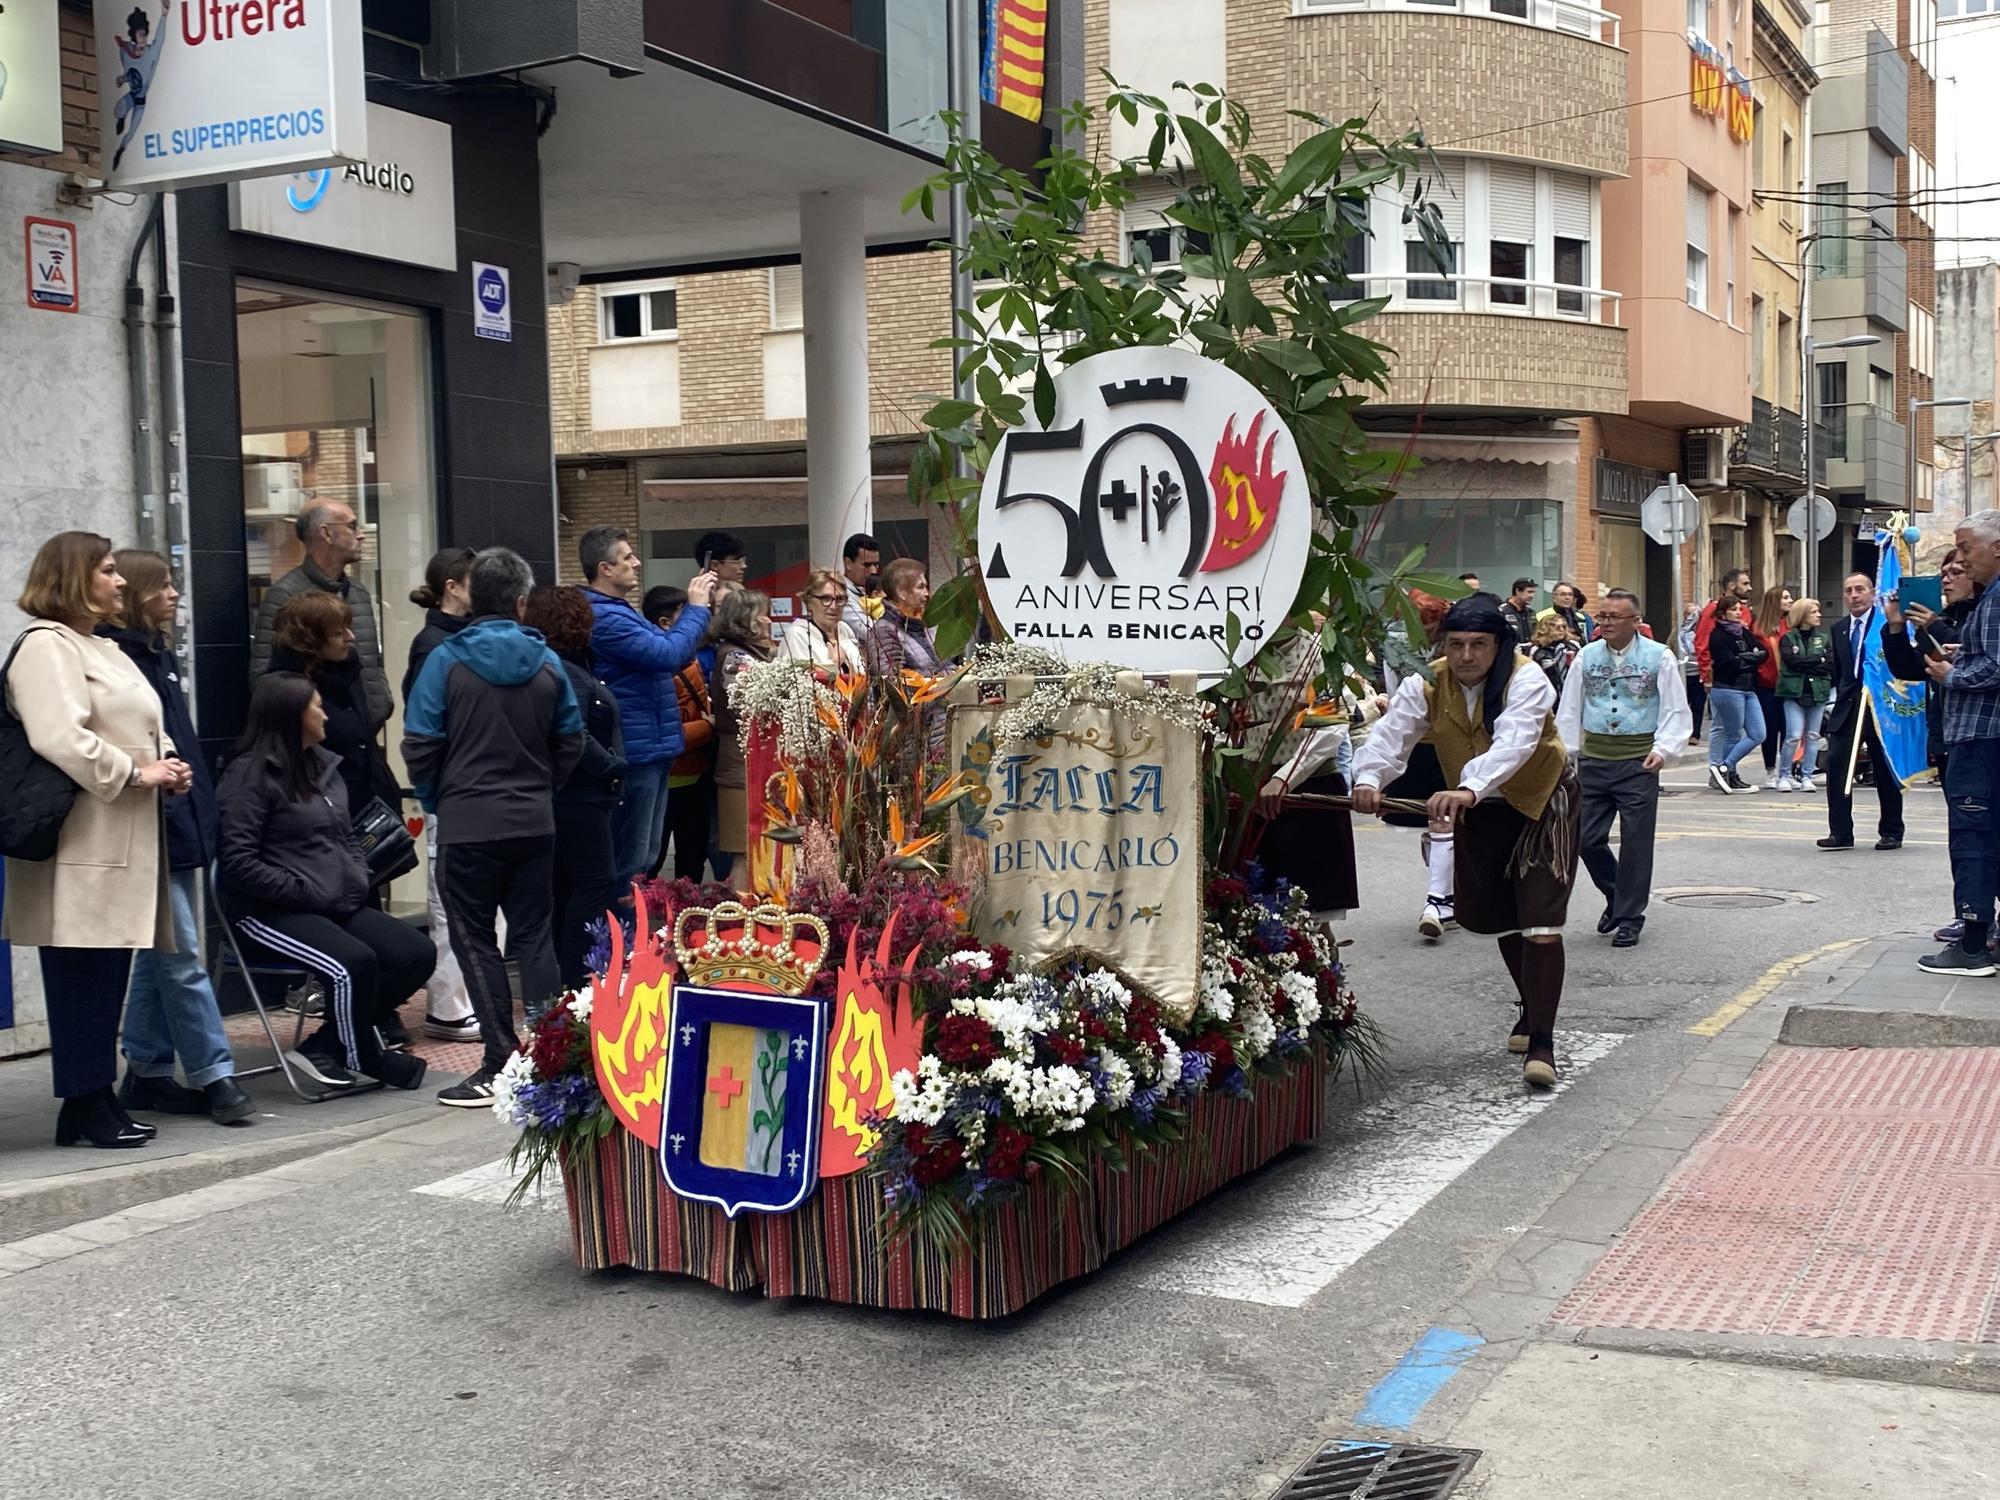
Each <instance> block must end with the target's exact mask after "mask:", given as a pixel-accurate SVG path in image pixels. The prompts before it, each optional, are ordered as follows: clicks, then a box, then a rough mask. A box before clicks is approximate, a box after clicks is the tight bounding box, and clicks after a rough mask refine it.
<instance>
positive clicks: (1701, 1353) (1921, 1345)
mask: <svg viewBox="0 0 2000 1500" xmlns="http://www.w3.org/2000/svg"><path fill="white" fill-rule="evenodd" d="M1573 1333H1574V1336H1573V1337H1572V1338H1570V1339H1569V1340H1567V1342H1570V1343H1573V1344H1575V1345H1578V1346H1579V1347H1582V1348H1585V1349H1609V1350H1617V1351H1619V1352H1621V1353H1625V1354H1657V1355H1664V1356H1668V1357H1671V1358H1675V1359H1707V1360H1723V1361H1727V1362H1728V1363H1731V1364H1742V1365H1760V1366H1763V1367H1764V1368H1766V1369H1781V1370H1798V1371H1802V1372H1804V1373H1806V1374H1811V1375H1832V1376H1839V1377H1843V1378H1846V1379H1852V1380H1885V1381H1890V1382H1894V1383H1896V1384H1899V1385H1928V1386H1937V1387H1939V1388H1941V1389H1944V1390H1953V1391H1976V1392H1982V1393H1987V1394H1995V1393H2000V1346H1995V1345H1992V1344H1960V1343H1954V1342H1949V1341H1922V1340H1915V1339H1852V1338H1825V1339H1808V1338H1797V1337H1791V1336H1782V1335H1776V1334H1769V1335H1766V1334H1744V1333H1660V1332H1655V1331H1654V1330H1651V1329H1644V1328H1580V1329H1576V1330H1574V1331H1573Z"/></svg>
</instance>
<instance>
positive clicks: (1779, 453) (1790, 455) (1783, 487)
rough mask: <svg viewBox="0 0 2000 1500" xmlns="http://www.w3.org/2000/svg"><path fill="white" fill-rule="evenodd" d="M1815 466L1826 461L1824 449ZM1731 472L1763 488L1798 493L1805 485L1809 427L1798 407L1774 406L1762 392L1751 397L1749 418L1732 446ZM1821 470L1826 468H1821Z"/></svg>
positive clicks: (1737, 433)
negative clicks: (1762, 395)
mask: <svg viewBox="0 0 2000 1500" xmlns="http://www.w3.org/2000/svg"><path fill="white" fill-rule="evenodd" d="M1816 457H1817V461H1816V462H1815V464H1814V467H1815V468H1820V467H1821V465H1822V464H1823V463H1824V461H1825V459H1824V450H1822V452H1821V454H1819V455H1817V456H1816ZM1729 472H1730V474H1731V475H1732V476H1734V475H1737V474H1742V475H1744V476H1746V477H1747V478H1748V479H1749V481H1750V482H1751V483H1753V484H1756V485H1758V486H1759V487H1761V488H1763V489H1768V490H1775V491H1778V492H1781V493H1795V492H1797V491H1801V490H1803V489H1804V488H1805V472H1806V427H1805V422H1804V421H1803V420H1802V419H1801V418H1800V416H1799V414H1798V413H1797V412H1795V411H1786V410H1785V409H1784V408H1783V407H1777V406H1773V405H1772V404H1771V403H1770V402H1768V401H1766V400H1764V399H1763V398H1762V397H1761V396H1753V397H1752V398H1751V400H1750V421H1749V423H1748V424H1747V425H1745V426H1742V427H1739V428H1737V429H1736V436H1735V439H1734V441H1733V442H1731V444H1730V446H1729ZM1822 472H1824V470H1823V469H1822Z"/></svg>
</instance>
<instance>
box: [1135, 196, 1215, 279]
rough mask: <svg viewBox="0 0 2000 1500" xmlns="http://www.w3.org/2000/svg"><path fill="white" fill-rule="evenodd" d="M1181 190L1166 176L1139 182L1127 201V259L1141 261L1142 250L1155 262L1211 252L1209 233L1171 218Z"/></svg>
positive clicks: (1160, 263) (1177, 260)
mask: <svg viewBox="0 0 2000 1500" xmlns="http://www.w3.org/2000/svg"><path fill="white" fill-rule="evenodd" d="M1179 193H1180V188H1179V186H1178V185H1177V184H1176V183H1175V182H1174V181H1173V180H1172V179H1171V178H1166V177H1155V178H1149V179H1147V180H1146V181H1145V182H1143V183H1141V184H1139V186H1138V191H1137V193H1136V194H1135V195H1134V197H1133V199H1132V201H1131V202H1130V203H1128V204H1126V205H1125V215H1124V218H1125V260H1126V263H1127V264H1128V265H1137V264H1139V261H1140V257H1141V254H1142V253H1143V255H1144V256H1145V258H1146V260H1147V261H1148V262H1149V263H1150V264H1152V265H1154V266H1177V265H1179V264H1180V263H1181V261H1182V260H1183V259H1184V258H1185V257H1187V256H1190V255H1206V254H1207V253H1208V236H1207V235H1206V234H1205V233H1203V232H1202V231H1201V230H1199V229H1189V228H1188V227H1187V226H1186V225H1185V224H1176V223H1174V222H1172V221H1171V220H1170V219H1168V218H1167V215H1166V211H1167V209H1168V208H1170V207H1172V205H1173V202H1174V199H1175V197H1176V196H1178V194H1179Z"/></svg>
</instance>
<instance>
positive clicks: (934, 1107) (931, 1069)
mask: <svg viewBox="0 0 2000 1500" xmlns="http://www.w3.org/2000/svg"><path fill="white" fill-rule="evenodd" d="M889 1091H890V1092H891V1093H893V1094H894V1095H895V1096H896V1118H897V1119H899V1120H903V1121H906V1122H907V1123H909V1124H911V1125H935V1124H937V1123H938V1121H940V1120H942V1119H943V1118H944V1112H945V1110H946V1108H947V1107H948V1106H949V1105H950V1104H951V1093H952V1085H951V1081H950V1080H949V1079H947V1078H946V1077H945V1076H944V1066H943V1064H941V1063H940V1062H939V1061H938V1060H937V1059H936V1058H935V1057H933V1056H931V1055H930V1054H928V1053H926V1054H925V1055H924V1056H923V1057H921V1058H919V1059H918V1060H917V1071H916V1072H915V1073H914V1074H913V1073H911V1072H910V1070H909V1069H908V1068H902V1069H899V1070H897V1072H895V1073H894V1074H892V1075H891V1076H890V1079H889Z"/></svg>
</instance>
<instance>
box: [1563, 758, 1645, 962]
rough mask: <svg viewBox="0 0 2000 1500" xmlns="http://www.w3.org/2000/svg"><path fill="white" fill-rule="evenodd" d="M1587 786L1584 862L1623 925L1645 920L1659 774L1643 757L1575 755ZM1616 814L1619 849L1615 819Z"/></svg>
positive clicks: (1579, 777)
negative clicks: (1613, 846) (1615, 840)
mask: <svg viewBox="0 0 2000 1500" xmlns="http://www.w3.org/2000/svg"><path fill="white" fill-rule="evenodd" d="M1576 776H1577V780H1578V782H1580V783H1581V784H1582V787H1583V832H1582V834H1581V836H1580V837H1581V842H1582V845H1583V850H1582V852H1583V866H1584V868H1585V869H1586V870H1588V871H1590V880H1591V883H1592V884H1593V885H1595V886H1596V887H1597V889H1598V890H1599V891H1600V892H1601V893H1602V894H1603V896H1604V903H1605V905H1606V906H1607V907H1608V908H1609V909H1610V913H1611V918H1612V920H1613V921H1614V922H1617V923H1618V924H1619V925H1620V926H1624V925H1626V924H1628V923H1629V924H1630V925H1632V926H1635V927H1637V926H1643V925H1644V924H1645V921H1646V902H1647V901H1648V899H1650V897H1651V896H1652V894H1653V835H1654V831H1655V830H1656V829H1657V828H1658V826H1659V822H1660V778H1659V776H1658V775H1657V774H1656V773H1654V772H1651V771H1648V770H1647V769H1646V766H1645V762H1644V761H1637V760H1592V759H1591V758H1590V757H1589V756H1587V755H1586V756H1579V757H1578V758H1577V765H1576ZM1613 818H1616V819H1617V820H1618V852H1617V853H1616V854H1613V853H1612V852H1611V821H1612V819H1613Z"/></svg>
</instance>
